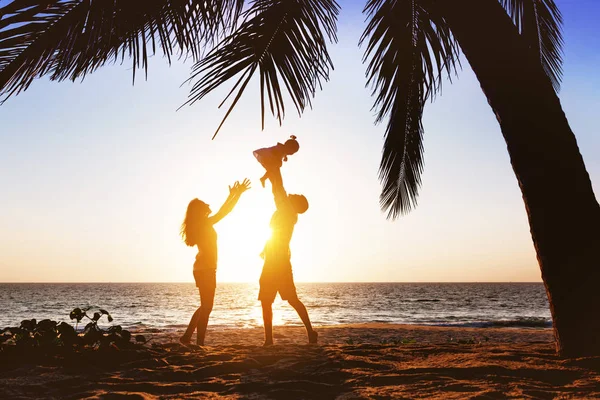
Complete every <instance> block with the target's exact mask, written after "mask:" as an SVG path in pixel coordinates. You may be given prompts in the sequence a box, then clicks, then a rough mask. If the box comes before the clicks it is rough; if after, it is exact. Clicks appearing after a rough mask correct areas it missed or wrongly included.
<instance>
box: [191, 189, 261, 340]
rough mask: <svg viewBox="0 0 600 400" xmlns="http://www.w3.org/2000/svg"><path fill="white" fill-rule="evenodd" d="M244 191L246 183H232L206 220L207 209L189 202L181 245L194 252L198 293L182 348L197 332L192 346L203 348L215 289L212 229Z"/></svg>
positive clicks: (213, 229) (205, 206)
mask: <svg viewBox="0 0 600 400" xmlns="http://www.w3.org/2000/svg"><path fill="white" fill-rule="evenodd" d="M248 189H250V181H249V180H248V179H244V180H243V182H242V183H240V182H239V181H237V182H235V183H234V184H233V187H231V186H230V187H229V196H228V197H227V200H225V203H223V205H222V206H221V209H220V210H219V211H218V212H217V213H216V214H214V215H211V216H209V215H210V213H211V212H212V211H211V209H210V206H209V205H208V204H206V203H204V202H203V201H202V200H198V199H194V200H192V201H190V204H189V205H188V207H187V212H186V213H185V219H184V221H183V223H182V224H181V232H180V233H181V237H182V238H183V241H184V242H185V244H187V245H188V246H196V247H197V248H198V254H197V255H196V262H194V279H195V281H196V286H197V287H198V292H199V293H200V307H198V309H197V310H196V312H195V313H194V315H193V316H192V319H191V320H190V324H189V325H188V327H187V329H186V331H185V333H184V334H183V336H182V337H181V338H180V339H179V341H180V342H181V343H183V344H189V343H190V342H191V339H192V335H193V334H194V330H195V329H196V328H197V329H198V336H197V339H196V343H197V344H198V345H199V346H203V345H204V336H205V335H206V326H207V325H208V318H209V316H210V312H211V311H212V308H213V302H214V299H215V289H216V287H217V279H216V273H217V232H216V231H215V228H214V225H215V224H216V223H217V222H219V221H220V220H222V219H223V218H224V217H225V216H226V215H227V214H229V213H230V212H231V210H233V207H235V205H236V204H237V202H238V200H239V199H240V196H241V195H242V193H244V192H245V191H246V190H248Z"/></svg>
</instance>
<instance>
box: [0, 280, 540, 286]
mask: <svg viewBox="0 0 600 400" xmlns="http://www.w3.org/2000/svg"><path fill="white" fill-rule="evenodd" d="M105 283H109V284H132V283H142V284H168V283H175V284H193V283H194V282H193V281H177V282H176V281H163V282H158V281H40V282H26V281H2V282H0V285H1V284H105ZM219 283H238V284H241V283H245V284H257V285H258V281H257V282H247V281H223V282H217V284H219ZM296 283H323V284H326V283H334V284H340V283H438V284H439V283H543V281H541V280H540V281H299V282H296Z"/></svg>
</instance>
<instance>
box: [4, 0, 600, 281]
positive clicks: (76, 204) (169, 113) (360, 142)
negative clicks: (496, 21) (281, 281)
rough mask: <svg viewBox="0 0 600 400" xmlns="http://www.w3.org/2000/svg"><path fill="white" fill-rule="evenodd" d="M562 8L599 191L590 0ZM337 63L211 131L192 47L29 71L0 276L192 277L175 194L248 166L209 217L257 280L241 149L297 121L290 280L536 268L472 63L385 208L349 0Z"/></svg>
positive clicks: (572, 110)
mask: <svg viewBox="0 0 600 400" xmlns="http://www.w3.org/2000/svg"><path fill="white" fill-rule="evenodd" d="M0 3H1V2H0ZM557 3H558V5H559V7H560V8H561V10H562V12H563V15H564V19H565V26H564V37H565V54H564V59H565V63H564V70H565V73H564V79H563V85H562V90H561V93H560V98H561V102H562V105H563V108H564V110H565V112H566V114H567V117H568V119H569V122H570V124H571V127H572V128H573V130H574V132H575V134H576V137H577V141H578V144H579V147H580V150H581V152H582V154H583V157H584V160H585V163H586V166H587V169H588V172H589V173H590V177H591V179H592V182H593V183H594V190H595V192H596V193H598V191H599V190H600V188H599V187H598V183H599V182H600V158H599V157H598V154H599V150H600V138H599V136H598V135H597V126H598V116H597V113H598V110H599V109H600V95H599V94H598V93H600V78H599V76H598V74H597V68H598V65H599V64H600V51H599V50H600V45H599V44H598V42H597V38H598V37H600V28H598V26H597V23H596V21H597V20H598V17H599V16H600V4H599V3H598V2H595V1H591V0H590V1H581V0H578V1H573V0H571V1H569V0H562V1H561V0H559V1H557ZM342 6H343V8H342V13H341V15H340V17H339V21H338V28H339V31H338V36H339V43H338V44H337V45H334V46H332V47H331V54H332V58H333V61H334V64H335V70H334V71H333V72H332V73H331V80H330V82H328V83H326V84H325V86H324V88H323V91H321V92H318V93H317V95H316V98H315V99H314V101H313V109H312V110H307V111H306V112H305V113H304V115H303V116H302V117H301V118H298V116H297V114H295V111H294V109H293V107H292V105H291V103H289V105H288V107H289V108H288V113H287V114H286V118H285V120H284V123H283V126H282V127H279V126H278V124H277V122H276V121H275V120H274V119H273V118H267V126H266V129H265V130H264V131H261V130H260V114H259V108H260V104H259V101H258V100H259V97H258V81H257V80H255V81H253V82H252V83H251V85H250V86H249V90H248V91H247V93H246V94H245V95H244V97H243V98H242V100H241V101H240V103H239V104H238V106H237V108H236V109H235V110H234V112H233V114H232V115H231V116H230V118H229V120H228V121H227V122H226V124H225V125H224V127H223V129H222V130H221V132H220V133H219V135H218V136H217V138H216V139H215V140H214V141H211V140H210V139H211V137H212V134H213V133H214V131H215V129H216V127H217V126H218V124H219V123H220V121H221V118H222V117H223V115H224V111H225V110H222V109H218V108H217V105H218V104H219V102H220V100H221V99H222V98H223V96H224V94H225V93H226V92H227V89H228V88H223V90H219V91H217V92H215V93H214V94H213V95H210V96H209V97H208V98H206V99H204V100H203V101H201V102H200V103H196V104H195V105H194V106H192V107H184V108H182V109H181V110H179V111H176V110H177V108H178V107H179V106H180V105H181V104H182V103H183V102H184V101H185V100H186V96H187V93H188V91H189V85H183V86H181V84H182V82H184V81H185V79H187V77H188V76H189V73H190V68H191V63H189V62H188V63H183V62H176V63H174V64H173V65H172V66H171V67H170V68H169V67H168V65H167V63H166V61H165V60H164V59H162V58H161V57H159V56H157V57H153V58H152V60H151V62H150V69H149V75H148V80H147V81H143V80H138V81H137V82H136V84H135V86H132V85H131V69H130V64H129V63H128V62H127V61H126V62H125V63H124V64H123V65H115V66H108V67H105V68H102V69H100V70H99V71H97V72H95V73H93V74H92V75H89V76H88V77H86V79H85V80H84V81H83V83H79V82H77V83H71V82H61V83H56V82H49V81H48V80H47V79H41V80H37V81H35V82H34V83H33V84H32V85H31V87H30V89H29V90H27V91H26V92H24V93H22V94H20V95H19V96H16V97H14V98H11V99H10V100H9V101H7V102H6V103H5V104H4V105H3V106H0V188H1V189H0V190H1V193H2V196H0V281H27V282H31V281H45V282H48V281H112V282H117V281H190V282H191V281H192V276H191V265H192V263H193V259H194V251H193V249H190V248H186V247H185V246H184V245H183V244H182V243H181V241H180V238H179V237H178V229H179V224H180V223H181V219H182V217H183V214H184V212H185V207H186V206H187V203H188V202H189V200H191V199H192V198H194V197H199V198H201V199H203V200H205V201H207V202H208V203H209V204H211V205H212V208H213V209H216V208H217V207H218V206H219V205H220V204H219V203H220V202H222V201H223V200H224V199H225V197H226V195H227V185H228V184H231V183H232V182H233V181H234V180H236V179H241V178H244V177H248V178H250V179H251V180H253V181H254V186H253V189H252V190H251V191H249V192H248V193H246V194H245V195H244V198H242V199H241V200H240V203H239V205H238V207H237V208H236V210H234V211H233V213H232V214H231V215H230V216H229V217H228V218H227V219H225V220H224V221H223V222H221V223H220V224H219V225H218V226H217V231H218V233H219V247H220V264H219V275H218V277H219V280H221V281H250V282H253V281H257V280H258V276H259V274H260V267H261V260H260V258H259V257H258V253H259V252H260V249H261V247H262V242H263V240H264V239H265V238H266V237H267V236H268V221H269V217H270V214H271V212H272V211H273V208H274V206H273V202H272V197H271V195H270V193H269V190H268V189H262V188H261V187H260V184H259V183H258V177H260V176H261V175H262V172H263V171H262V170H261V167H260V165H259V164H258V163H257V162H256V160H255V159H254V157H253V156H252V150H254V149H256V148H259V147H265V146H269V145H273V144H275V143H276V142H277V141H283V140H285V139H286V138H287V137H288V136H289V135H290V134H292V133H293V134H295V135H297V136H298V139H299V141H300V146H301V149H300V151H299V152H298V153H297V154H296V155H294V156H292V157H290V160H289V162H288V163H286V164H285V165H284V168H283V170H282V172H283V176H284V180H285V184H286V188H287V189H288V191H289V192H291V193H294V192H296V193H304V194H305V195H306V196H307V197H308V199H309V202H310V205H311V206H310V209H309V211H308V212H307V213H306V214H305V215H302V216H301V218H300V221H299V223H298V225H297V227H296V232H295V236H294V239H293V242H292V253H293V263H294V273H295V276H296V278H297V279H298V280H300V281H539V280H540V272H539V267H538V266H537V261H536V258H535V252H534V250H533V245H532V242H531V237H530V235H529V227H528V224H527V217H526V214H525V210H524V206H523V201H522V199H521V194H520V191H519V188H518V186H517V182H516V178H515V177H514V174H513V172H512V168H511V166H510V163H509V158H508V154H507V151H506V145H505V143H504V141H503V138H502V135H501V133H500V129H499V127H498V124H497V122H496V120H495V118H494V116H493V114H492V112H491V110H490V108H489V106H488V105H487V101H486V99H485V97H484V96H483V94H482V92H481V90H480V88H479V85H478V82H477V81H476V79H475V77H474V75H473V73H472V72H471V70H470V68H469V66H468V63H467V62H466V61H464V62H463V70H462V71H461V72H460V77H459V79H457V80H456V81H455V82H454V83H453V84H452V85H450V84H449V83H447V84H446V85H445V86H444V89H443V92H442V96H441V97H438V98H437V99H436V101H435V102H434V103H433V104H428V105H427V107H426V109H425V117H424V127H425V142H424V144H425V171H424V174H423V186H422V189H421V194H420V197H419V206H418V207H417V209H416V210H414V211H413V212H411V213H410V214H409V215H407V216H404V217H402V218H400V219H398V220H397V221H395V222H392V221H388V220H386V218H385V214H383V213H382V212H381V211H380V209H379V205H378V196H379V191H380V185H379V182H378V180H377V171H378V166H379V160H380V154H381V147H382V145H383V134H384V129H385V127H384V125H378V126H375V125H374V124H373V121H374V113H373V112H372V111H371V105H372V98H371V97H370V91H369V90H368V89H367V88H365V87H364V83H365V78H364V71H365V67H364V65H362V64H361V62H360V60H361V56H362V50H361V49H359V48H358V47H357V41H358V38H359V36H360V34H361V32H362V29H363V28H364V22H363V20H364V18H363V16H362V15H361V14H360V7H359V6H357V5H356V4H354V5H345V4H343V5H342Z"/></svg>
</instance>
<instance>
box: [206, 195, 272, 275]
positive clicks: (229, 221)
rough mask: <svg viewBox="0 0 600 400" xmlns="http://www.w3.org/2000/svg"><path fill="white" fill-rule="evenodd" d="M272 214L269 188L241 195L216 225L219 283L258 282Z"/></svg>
mask: <svg viewBox="0 0 600 400" xmlns="http://www.w3.org/2000/svg"><path fill="white" fill-rule="evenodd" d="M274 211H275V204H274V202H273V195H272V194H271V191H270V190H268V189H265V190H262V188H254V189H252V190H249V191H248V192H246V193H244V195H243V196H242V198H241V199H240V202H239V204H238V206H237V207H236V209H235V210H233V211H232V212H231V214H230V215H228V216H227V218H225V219H224V220H223V221H222V222H220V223H219V224H218V225H216V226H215V229H216V230H217V233H218V235H219V269H218V279H219V281H221V282H258V278H259V277H260V271H261V268H262V262H263V260H262V259H261V258H260V253H261V252H262V249H263V247H264V245H265V243H266V241H267V240H268V239H269V237H270V235H271V229H270V228H269V221H270V219H271V215H272V214H273V212H274Z"/></svg>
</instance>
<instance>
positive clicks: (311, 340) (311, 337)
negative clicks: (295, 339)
mask: <svg viewBox="0 0 600 400" xmlns="http://www.w3.org/2000/svg"><path fill="white" fill-rule="evenodd" d="M318 338H319V334H318V333H317V331H315V330H313V331H312V332H309V334H308V343H311V344H313V343H317V339H318Z"/></svg>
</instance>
